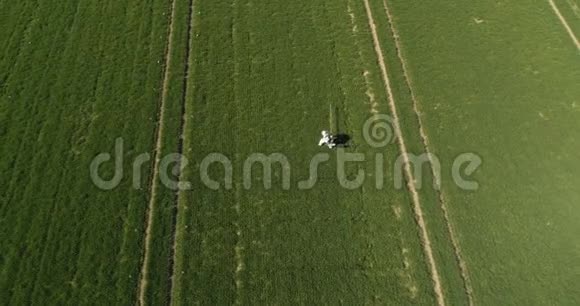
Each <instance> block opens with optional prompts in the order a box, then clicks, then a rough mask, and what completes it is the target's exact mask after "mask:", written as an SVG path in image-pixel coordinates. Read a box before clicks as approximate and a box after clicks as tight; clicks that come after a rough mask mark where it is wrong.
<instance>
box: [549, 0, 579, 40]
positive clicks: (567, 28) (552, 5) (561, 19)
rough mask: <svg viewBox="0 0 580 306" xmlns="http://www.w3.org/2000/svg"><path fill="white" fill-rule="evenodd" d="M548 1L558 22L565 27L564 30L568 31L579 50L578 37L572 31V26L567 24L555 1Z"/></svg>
mask: <svg viewBox="0 0 580 306" xmlns="http://www.w3.org/2000/svg"><path fill="white" fill-rule="evenodd" d="M548 2H549V3H550V6H551V7H552V10H554V13H555V14H556V16H557V17H558V19H560V22H561V23H562V25H563V26H564V29H566V32H568V35H570V38H572V41H573V42H574V44H575V45H576V49H578V50H580V42H578V38H576V35H575V34H574V31H572V28H571V27H570V25H568V22H567V21H566V19H565V18H564V16H562V13H560V10H559V9H558V7H557V6H556V3H554V0H548Z"/></svg>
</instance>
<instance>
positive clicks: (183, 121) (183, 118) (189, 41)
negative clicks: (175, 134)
mask: <svg viewBox="0 0 580 306" xmlns="http://www.w3.org/2000/svg"><path fill="white" fill-rule="evenodd" d="M194 8H195V0H189V12H188V15H187V39H186V41H187V42H186V43H187V45H186V47H185V54H186V56H185V63H184V65H183V69H184V70H183V72H184V73H183V83H182V86H183V87H182V88H183V91H182V96H181V123H180V126H179V143H178V153H179V156H180V157H179V167H178V168H177V169H178V171H179V173H178V174H177V177H178V178H179V182H180V183H181V182H183V181H185V178H184V177H183V175H184V174H183V171H182V168H183V159H182V155H183V146H184V143H185V135H187V133H185V131H187V130H188V128H187V127H188V125H189V120H187V113H188V112H187V97H188V96H189V91H190V88H189V86H188V80H189V75H190V68H191V62H192V59H193V58H192V56H193V55H192V52H191V47H192V44H193V37H194V36H193V33H192V31H193V22H194V17H193V15H194ZM180 185H181V184H180ZM179 188H180V189H179V190H178V191H177V193H176V195H175V212H174V214H173V220H172V224H171V245H172V246H171V254H170V255H169V256H170V258H169V260H170V264H169V277H170V282H169V289H168V291H167V297H168V303H167V304H168V305H173V304H174V303H173V300H174V297H173V288H175V281H176V280H175V262H176V261H177V252H176V250H177V245H178V243H179V239H177V237H178V236H181V233H180V231H179V228H178V216H179V202H180V199H181V197H180V196H181V187H179Z"/></svg>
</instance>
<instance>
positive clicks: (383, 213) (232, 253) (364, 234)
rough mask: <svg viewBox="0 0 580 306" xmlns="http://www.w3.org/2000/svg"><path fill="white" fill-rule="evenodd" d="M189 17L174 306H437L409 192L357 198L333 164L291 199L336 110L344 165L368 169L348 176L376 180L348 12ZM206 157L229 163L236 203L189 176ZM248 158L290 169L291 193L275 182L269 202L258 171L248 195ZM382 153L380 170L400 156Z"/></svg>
mask: <svg viewBox="0 0 580 306" xmlns="http://www.w3.org/2000/svg"><path fill="white" fill-rule="evenodd" d="M196 11H197V13H196V24H195V26H194V33H195V35H194V37H196V39H195V40H194V42H193V52H194V56H193V58H194V63H193V65H192V72H193V73H192V76H193V77H192V78H191V79H190V82H189V86H190V88H191V91H192V94H191V95H190V96H188V98H189V100H188V117H187V118H188V120H189V123H188V126H189V128H188V129H187V130H186V132H187V133H188V134H187V135H186V146H185V148H186V150H185V152H188V154H187V157H188V158H189V159H190V160H191V161H193V163H192V165H190V167H189V171H188V172H187V173H186V178H188V180H190V181H192V182H193V186H194V188H193V190H192V191H191V192H184V193H182V197H181V201H180V209H179V212H180V218H179V223H178V231H180V232H181V233H182V235H180V237H179V238H180V239H179V240H178V243H179V250H178V261H177V267H176V273H177V274H176V276H177V282H176V287H174V301H175V302H176V303H183V304H192V303H202V304H205V303H234V302H236V301H237V302H241V303H243V304H256V303H266V304H276V303H325V302H327V303H339V302H342V303H346V304H353V303H359V302H366V303H410V302H413V301H414V302H417V303H423V304H425V303H433V302H434V297H433V292H432V287H431V282H430V278H429V276H428V270H427V267H426V265H425V263H424V262H423V254H422V250H421V246H420V243H419V239H418V232H417V229H416V227H415V225H414V221H413V217H412V214H411V210H410V204H409V198H408V197H407V195H406V193H405V192H404V191H396V190H394V189H393V188H388V190H387V189H385V190H382V191H376V190H374V182H373V181H372V180H371V179H370V178H367V182H366V184H365V186H364V188H363V189H360V188H359V189H356V190H352V191H348V190H344V189H342V188H341V187H340V186H339V184H338V181H337V180H336V175H335V174H334V172H335V171H336V170H335V166H334V163H335V162H336V161H335V159H334V157H333V158H332V160H331V162H329V163H328V164H327V165H325V166H324V167H323V168H322V169H321V171H320V172H319V175H320V177H321V180H320V182H319V183H318V185H317V186H316V187H315V188H314V189H312V190H309V191H300V190H296V187H295V186H296V183H297V181H299V180H302V179H306V178H307V177H308V164H309V162H310V158H311V157H312V156H314V154H316V153H318V152H327V151H325V150H323V149H319V148H318V147H317V146H316V145H315V144H316V141H317V139H318V137H319V132H320V130H322V129H328V125H329V120H331V118H329V116H330V114H329V108H332V105H333V104H334V105H336V108H337V112H336V113H337V115H338V116H336V117H334V118H332V120H333V121H334V120H337V121H338V122H337V124H338V125H339V126H340V129H341V131H342V132H346V133H349V134H351V135H352V136H353V141H354V143H356V146H353V147H352V148H351V149H349V151H357V152H360V153H363V154H365V156H366V157H367V162H366V163H362V164H360V165H358V166H356V165H351V166H350V167H349V168H348V169H349V173H350V174H351V175H353V174H355V171H356V170H357V169H359V168H360V169H364V170H366V171H367V173H369V174H372V173H374V167H373V165H372V163H371V162H372V161H374V155H373V153H376V151H373V150H372V148H370V147H368V146H367V145H365V144H364V140H363V139H362V135H361V134H362V131H361V127H362V125H363V123H364V121H365V120H366V119H367V118H368V117H369V116H370V110H371V108H370V105H369V104H368V103H369V102H368V98H367V97H366V95H365V91H366V87H365V83H364V78H363V72H364V69H365V68H366V67H365V66H369V67H368V69H372V70H373V71H376V67H373V66H372V63H367V62H365V61H366V58H359V57H358V50H359V48H361V49H362V51H361V52H364V53H365V54H372V44H367V45H363V46H358V44H357V42H356V38H355V35H354V34H353V33H352V30H351V28H352V26H351V25H350V18H349V15H348V13H347V10H346V3H343V4H325V5H322V4H314V3H303V2H298V3H295V2H291V3H288V2H282V1H280V2H274V3H267V4H266V3H256V2H249V1H236V2H232V3H228V2H226V3H215V2H211V3H210V2H199V3H198V4H197V7H196ZM265 24H267V26H266V27H265ZM210 29H211V30H210ZM367 42H368V40H367ZM375 76H378V74H376V75H375ZM377 84H380V83H379V81H377ZM380 108H381V110H383V111H386V109H387V108H386V105H384V104H383V105H381V106H380ZM336 118H339V119H336ZM208 130H211V131H212V133H206V132H203V131H208ZM216 135H220V136H219V137H217V138H216ZM211 152H221V153H223V154H225V155H226V156H229V157H230V158H231V159H232V160H233V161H234V173H235V178H234V183H235V184H234V185H235V188H234V189H233V190H231V191H227V192H224V191H223V190H222V191H210V190H208V189H207V188H206V187H205V186H204V185H203V183H202V182H201V181H200V180H199V174H198V171H197V170H198V168H197V166H198V164H199V163H200V162H201V159H203V157H205V156H206V155H207V154H208V153H211ZM255 152H263V153H265V154H270V153H274V152H281V153H284V154H285V155H286V156H287V157H288V158H289V160H290V163H291V165H292V177H293V180H292V185H293V187H292V189H291V190H289V191H286V190H282V189H281V188H280V187H279V184H280V181H279V180H275V184H274V186H275V187H274V189H273V190H264V189H263V187H261V181H260V180H259V179H258V178H259V177H260V176H261V172H260V171H257V172H255V175H254V179H253V187H252V189H250V190H245V189H244V188H243V186H242V174H241V170H242V164H243V162H244V160H245V158H246V157H247V156H249V155H250V154H252V153H255ZM381 152H383V150H381ZM383 153H385V158H386V159H387V160H386V162H385V164H388V163H389V162H393V161H394V159H395V155H396V154H397V150H396V148H395V147H389V148H388V150H386V151H384V152H383ZM333 155H334V153H333ZM371 158H372V159H371ZM212 173H213V174H214V175H215V176H216V177H219V175H222V176H223V170H220V169H219V168H215V169H213V171H212ZM280 174H281V170H280V169H279V168H276V167H275V170H274V177H277V176H279V175H280ZM389 180H391V178H389ZM387 185H388V186H393V183H392V181H390V182H389V183H388V184H387ZM394 207H400V209H401V211H402V217H401V219H400V220H398V219H397V217H396V216H395V213H394ZM238 233H239V234H238ZM236 249H237V250H238V253H236ZM403 250H404V251H403ZM405 260H406V261H408V262H409V266H408V268H407V269H405V268H404V261H405ZM239 264H242V268H241V269H240V270H238V271H237V272H236V269H237V266H238V265H239ZM413 287H415V288H416V290H417V292H416V293H413V292H414V291H412V290H415V289H412V288H413Z"/></svg>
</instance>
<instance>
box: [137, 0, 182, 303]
mask: <svg viewBox="0 0 580 306" xmlns="http://www.w3.org/2000/svg"><path fill="white" fill-rule="evenodd" d="M176 2H177V1H176V0H172V1H171V7H170V10H171V14H170V15H171V17H170V18H169V25H168V38H167V45H166V47H165V63H164V66H163V88H162V92H161V97H160V102H159V110H158V122H157V127H156V129H157V131H156V133H155V149H154V150H153V159H154V162H153V169H152V170H151V171H152V174H151V177H150V182H149V185H150V187H149V188H150V189H149V192H150V193H149V205H148V206H147V221H146V224H145V227H146V228H145V246H144V254H143V262H142V263H141V279H140V284H139V293H138V304H139V305H145V295H146V292H147V285H148V277H149V265H148V263H149V258H150V256H151V252H150V249H151V239H152V235H151V228H152V226H151V224H152V223H153V217H154V212H155V206H156V200H155V199H156V197H157V188H158V187H159V186H158V185H159V183H158V179H159V163H160V161H161V158H160V156H159V155H160V153H161V147H162V143H163V141H162V140H163V126H164V124H165V104H166V101H167V96H168V92H169V80H170V77H169V74H170V69H169V68H170V67H171V58H172V56H171V54H172V53H173V45H174V42H173V26H174V21H175V15H176V12H175V11H176V10H175V7H176Z"/></svg>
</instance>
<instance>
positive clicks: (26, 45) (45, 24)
mask: <svg viewBox="0 0 580 306" xmlns="http://www.w3.org/2000/svg"><path fill="white" fill-rule="evenodd" d="M3 5H7V4H6V2H4V4H3ZM9 6H10V14H9V16H10V18H9V19H7V20H4V19H3V21H2V28H3V30H2V31H0V32H2V35H5V33H6V34H9V33H10V32H12V33H11V34H10V36H9V37H10V38H9V39H7V40H4V41H5V42H6V44H3V47H5V48H3V50H2V52H4V53H3V55H2V57H1V60H0V62H1V64H0V65H1V67H2V72H1V73H2V75H1V77H0V79H1V80H2V84H1V86H0V88H1V89H0V105H1V106H0V118H1V120H0V125H1V128H0V130H1V131H2V132H1V135H2V136H1V137H2V140H1V146H0V152H1V154H2V158H1V159H0V169H1V170H0V171H1V173H2V176H1V179H0V180H1V182H0V186H2V187H1V189H0V192H1V193H0V194H1V198H0V199H1V202H0V203H1V204H0V220H1V221H0V237H1V241H2V243H1V246H0V254H1V257H0V292H1V293H0V300H1V301H2V303H4V304H14V305H18V304H27V303H34V304H63V303H71V304H88V303H92V302H94V301H99V303H119V304H130V303H132V302H133V301H134V299H135V293H136V284H137V280H138V271H139V265H140V258H141V243H142V233H143V220H144V212H145V205H144V203H146V198H147V193H146V192H145V191H139V190H133V189H132V188H131V180H130V179H128V178H127V177H125V178H126V179H125V180H124V181H123V182H122V185H121V186H119V188H117V189H115V190H114V191H111V192H105V191H101V190H98V189H97V188H96V187H95V186H94V185H93V184H92V182H91V181H90V177H89V175H88V169H89V168H88V165H89V164H90V161H91V160H92V158H93V157H94V156H96V155H97V154H98V153H101V152H113V148H114V141H115V138H117V137H123V138H124V140H125V161H126V162H125V165H124V170H125V173H130V169H131V162H130V161H131V160H132V158H133V157H135V156H136V155H137V154H140V153H143V152H150V151H151V149H152V133H153V130H154V121H155V114H156V112H157V108H156V106H157V97H158V95H159V86H160V78H161V73H160V72H161V69H160V66H159V64H158V61H160V60H162V57H163V47H164V40H165V35H166V18H165V17H164V16H163V14H164V12H166V9H167V7H166V3H165V1H149V2H142V1H128V2H118V1H107V2H104V3H92V2H90V1H60V2H58V3H55V2H52V1H42V0H40V1H38V2H36V1H21V2H18V3H14V4H10V5H9ZM4 30H6V31H4ZM10 30H13V31H10ZM111 164H112V163H109V164H107V165H106V166H105V167H103V169H102V173H103V176H107V175H111V174H112V165H111ZM105 168H106V169H105ZM147 172H148V170H147V169H146V171H145V174H146V173H147ZM146 176H147V175H145V177H146ZM144 184H146V182H144Z"/></svg>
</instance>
